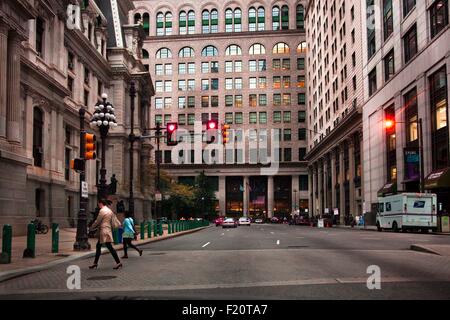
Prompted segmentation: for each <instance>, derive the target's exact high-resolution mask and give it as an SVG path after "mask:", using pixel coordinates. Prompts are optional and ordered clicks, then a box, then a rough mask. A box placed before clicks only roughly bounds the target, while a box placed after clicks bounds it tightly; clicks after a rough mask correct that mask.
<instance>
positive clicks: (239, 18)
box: [234, 8, 242, 32]
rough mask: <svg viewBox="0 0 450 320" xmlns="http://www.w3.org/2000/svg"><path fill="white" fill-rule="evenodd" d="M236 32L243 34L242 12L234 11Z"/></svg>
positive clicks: (237, 9)
mask: <svg viewBox="0 0 450 320" xmlns="http://www.w3.org/2000/svg"><path fill="white" fill-rule="evenodd" d="M234 32H242V10H241V9H239V8H236V9H234Z"/></svg>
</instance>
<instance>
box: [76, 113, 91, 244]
mask: <svg viewBox="0 0 450 320" xmlns="http://www.w3.org/2000/svg"><path fill="white" fill-rule="evenodd" d="M85 114H86V110H85V109H84V108H83V107H81V108H80V110H79V116H80V158H81V159H82V160H83V162H84V170H82V171H80V189H79V191H80V210H79V211H78V220H77V235H76V241H75V243H74V245H73V249H74V250H75V251H84V250H90V249H91V245H90V243H89V239H88V234H87V202H88V199H86V198H83V196H82V195H83V183H84V182H85V181H86V160H85V159H84V153H85V150H86V142H85V139H84V136H85V134H86V131H85V130H84V121H85V119H84V117H85Z"/></svg>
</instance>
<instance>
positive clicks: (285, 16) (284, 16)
mask: <svg viewBox="0 0 450 320" xmlns="http://www.w3.org/2000/svg"><path fill="white" fill-rule="evenodd" d="M281 29H283V30H288V29H289V7H288V6H282V7H281Z"/></svg>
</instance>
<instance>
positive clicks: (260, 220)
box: [255, 218, 264, 224]
mask: <svg viewBox="0 0 450 320" xmlns="http://www.w3.org/2000/svg"><path fill="white" fill-rule="evenodd" d="M255 223H257V224H262V223H264V220H263V219H261V218H256V219H255Z"/></svg>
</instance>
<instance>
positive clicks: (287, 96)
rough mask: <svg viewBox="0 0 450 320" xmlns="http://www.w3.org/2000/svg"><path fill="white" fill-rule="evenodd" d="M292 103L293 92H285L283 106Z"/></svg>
mask: <svg viewBox="0 0 450 320" xmlns="http://www.w3.org/2000/svg"><path fill="white" fill-rule="evenodd" d="M290 105H291V94H290V93H284V94H283V106H290Z"/></svg>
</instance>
